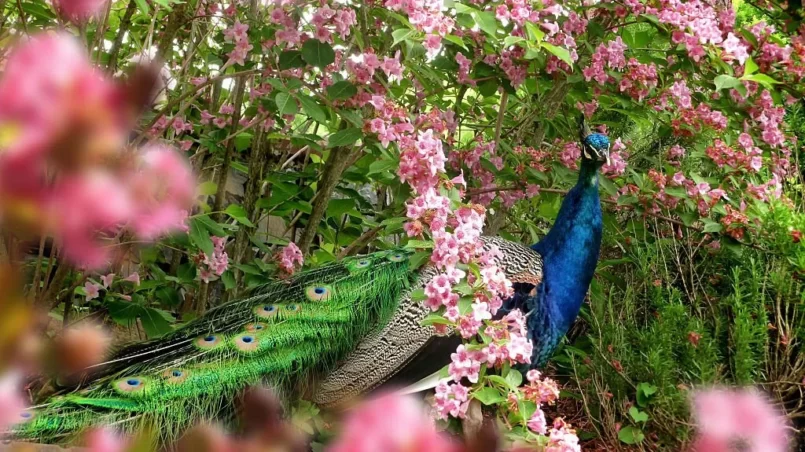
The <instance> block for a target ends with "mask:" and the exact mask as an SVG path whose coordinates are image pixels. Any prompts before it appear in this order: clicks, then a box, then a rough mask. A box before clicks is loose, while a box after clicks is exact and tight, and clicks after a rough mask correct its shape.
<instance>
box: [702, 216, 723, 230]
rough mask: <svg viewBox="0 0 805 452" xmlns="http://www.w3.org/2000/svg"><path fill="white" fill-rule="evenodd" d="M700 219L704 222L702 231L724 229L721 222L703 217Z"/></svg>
mask: <svg viewBox="0 0 805 452" xmlns="http://www.w3.org/2000/svg"><path fill="white" fill-rule="evenodd" d="M702 221H703V222H704V229H703V231H704V232H721V230H722V229H724V226H722V225H721V223H718V222H716V221H713V220H710V219H708V218H703V219H702Z"/></svg>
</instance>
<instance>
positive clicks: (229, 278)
mask: <svg viewBox="0 0 805 452" xmlns="http://www.w3.org/2000/svg"><path fill="white" fill-rule="evenodd" d="M221 281H223V282H224V288H225V289H226V290H232V289H234V288H235V286H236V285H237V284H236V283H235V275H233V274H232V271H231V270H227V271H225V272H224V273H223V274H222V275H221Z"/></svg>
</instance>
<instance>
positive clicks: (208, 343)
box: [193, 334, 221, 350]
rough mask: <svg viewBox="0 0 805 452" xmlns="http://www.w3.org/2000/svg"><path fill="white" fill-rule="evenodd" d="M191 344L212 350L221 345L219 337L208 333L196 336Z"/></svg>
mask: <svg viewBox="0 0 805 452" xmlns="http://www.w3.org/2000/svg"><path fill="white" fill-rule="evenodd" d="M193 344H194V345H195V346H196V347H198V348H200V349H202V350H212V349H214V348H217V347H218V346H220V345H221V338H220V336H218V335H215V334H208V335H206V336H201V337H198V338H196V340H195V341H193Z"/></svg>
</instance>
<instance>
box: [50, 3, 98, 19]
mask: <svg viewBox="0 0 805 452" xmlns="http://www.w3.org/2000/svg"><path fill="white" fill-rule="evenodd" d="M108 3H109V0H53V8H54V9H55V10H56V12H58V13H59V15H60V16H61V17H62V18H64V19H66V20H69V21H71V22H73V23H75V24H82V23H84V22H86V21H87V20H89V19H91V18H93V17H97V16H99V15H101V13H103V10H104V8H105V7H106V5H107V4H108Z"/></svg>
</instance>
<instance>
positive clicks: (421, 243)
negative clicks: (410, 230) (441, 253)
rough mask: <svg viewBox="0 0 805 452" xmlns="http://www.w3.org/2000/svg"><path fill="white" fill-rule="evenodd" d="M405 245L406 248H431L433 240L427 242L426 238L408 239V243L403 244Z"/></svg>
mask: <svg viewBox="0 0 805 452" xmlns="http://www.w3.org/2000/svg"><path fill="white" fill-rule="evenodd" d="M405 247H406V248H407V249H417V248H424V249H431V248H433V242H428V241H426V240H409V241H408V243H406V244H405Z"/></svg>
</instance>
